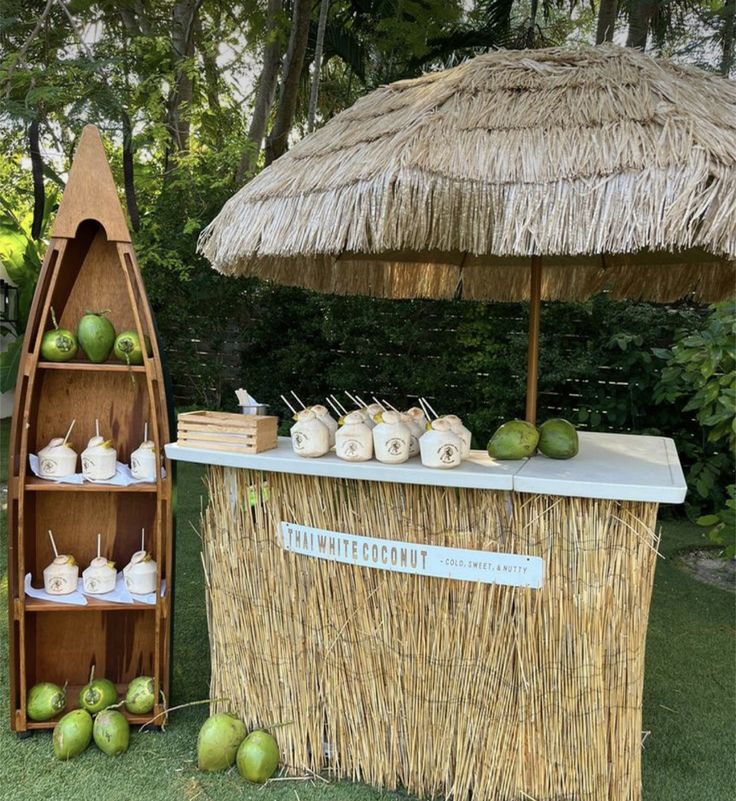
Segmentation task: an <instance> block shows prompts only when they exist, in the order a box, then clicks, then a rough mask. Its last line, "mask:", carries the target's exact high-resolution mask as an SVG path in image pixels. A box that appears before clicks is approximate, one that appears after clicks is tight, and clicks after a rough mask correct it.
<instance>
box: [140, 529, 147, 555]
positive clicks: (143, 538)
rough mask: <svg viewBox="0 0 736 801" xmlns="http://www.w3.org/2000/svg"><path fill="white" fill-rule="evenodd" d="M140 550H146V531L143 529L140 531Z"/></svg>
mask: <svg viewBox="0 0 736 801" xmlns="http://www.w3.org/2000/svg"><path fill="white" fill-rule="evenodd" d="M141 550H142V551H145V550H146V530H145V529H144V528H142V529H141Z"/></svg>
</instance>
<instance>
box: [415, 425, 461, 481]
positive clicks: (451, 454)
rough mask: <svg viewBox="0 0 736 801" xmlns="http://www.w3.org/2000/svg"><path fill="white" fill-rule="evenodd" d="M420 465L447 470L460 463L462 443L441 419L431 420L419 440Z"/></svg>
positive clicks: (449, 426) (450, 427)
mask: <svg viewBox="0 0 736 801" xmlns="http://www.w3.org/2000/svg"><path fill="white" fill-rule="evenodd" d="M419 449H420V451H421V454H422V464H423V465H424V466H425V467H434V468H439V469H448V468H452V467H457V466H458V465H459V464H460V463H461V462H462V459H463V457H462V449H463V443H462V440H461V439H460V437H459V436H458V435H457V434H456V433H455V432H454V431H453V430H452V426H451V425H450V422H449V421H448V420H446V419H443V418H441V417H440V418H438V419H437V420H432V422H431V423H429V424H428V429H427V431H425V433H424V436H423V437H422V438H421V439H420V440H419Z"/></svg>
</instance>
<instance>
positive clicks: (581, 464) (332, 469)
mask: <svg viewBox="0 0 736 801" xmlns="http://www.w3.org/2000/svg"><path fill="white" fill-rule="evenodd" d="M578 436H579V439H580V450H579V452H578V455H577V456H575V457H574V458H573V459H566V460H562V459H548V458H547V457H546V456H542V455H537V456H533V457H532V458H530V459H522V460H519V461H496V460H494V459H491V458H490V457H489V456H488V454H487V453H486V452H485V451H471V454H470V458H469V459H467V460H466V461H464V462H463V463H462V464H461V465H460V467H456V468H454V469H451V470H434V469H432V468H429V467H423V466H422V463H421V462H420V461H419V457H415V458H413V459H410V460H409V461H408V462H404V464H382V463H381V462H377V461H375V460H373V461H370V462H345V461H343V460H342V459H338V458H337V456H335V455H332V454H330V455H326V456H322V457H320V458H317V459H305V458H304V457H302V456H296V455H295V454H294V452H293V451H292V449H291V440H290V439H289V437H279V440H278V447H277V448H275V449H273V450H270V451H264V452H263V453H254V454H246V453H243V454H240V453H229V452H225V451H217V450H212V449H207V448H189V447H184V446H182V445H178V444H177V443H175V442H172V443H170V444H169V445H166V455H167V456H168V458H169V459H173V460H176V461H181V462H194V463H197V464H210V465H221V466H223V467H241V468H250V469H253V470H263V471H264V472H271V473H295V474H298V475H308V476H329V477H332V478H352V479H359V480H362V481H394V482H397V483H400V484H425V485H432V486H440V487H469V488H475V489H495V490H515V491H516V492H527V493H537V494H540V493H541V494H543V495H565V496H572V497H579V498H603V499H606V498H608V499H613V500H620V501H650V502H654V503H682V502H683V501H684V500H685V494H686V492H687V485H686V484H685V477H684V475H683V472H682V467H681V466H680V460H679V459H678V457H677V451H676V450H675V443H674V442H673V441H672V440H671V439H668V438H666V437H649V436H637V435H632V434H595V433H590V432H585V431H581V432H579V433H578Z"/></svg>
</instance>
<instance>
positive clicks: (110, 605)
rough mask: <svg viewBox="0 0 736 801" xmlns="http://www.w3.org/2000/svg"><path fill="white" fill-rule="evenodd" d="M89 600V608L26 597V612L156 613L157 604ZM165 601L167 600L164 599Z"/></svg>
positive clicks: (98, 599) (88, 598)
mask: <svg viewBox="0 0 736 801" xmlns="http://www.w3.org/2000/svg"><path fill="white" fill-rule="evenodd" d="M84 597H85V598H86V599H87V606H76V605H75V604H61V603H55V602H54V601H42V600H41V599H40V598H31V597H30V596H26V600H25V610H26V612H155V611H156V605H155V604H144V603H137V604H116V603H114V602H113V601H105V600H104V599H102V598H90V597H89V595H85V596H84ZM161 600H162V601H165V600H166V598H165V597H164V598H162V599H161Z"/></svg>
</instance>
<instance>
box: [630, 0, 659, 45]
mask: <svg viewBox="0 0 736 801" xmlns="http://www.w3.org/2000/svg"><path fill="white" fill-rule="evenodd" d="M659 3H660V0H632V2H631V4H630V7H629V33H628V36H627V38H626V47H636V48H637V49H639V50H646V46H647V39H648V38H649V26H650V24H651V22H652V19H653V18H654V15H655V14H656V13H657V9H658V8H659Z"/></svg>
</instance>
